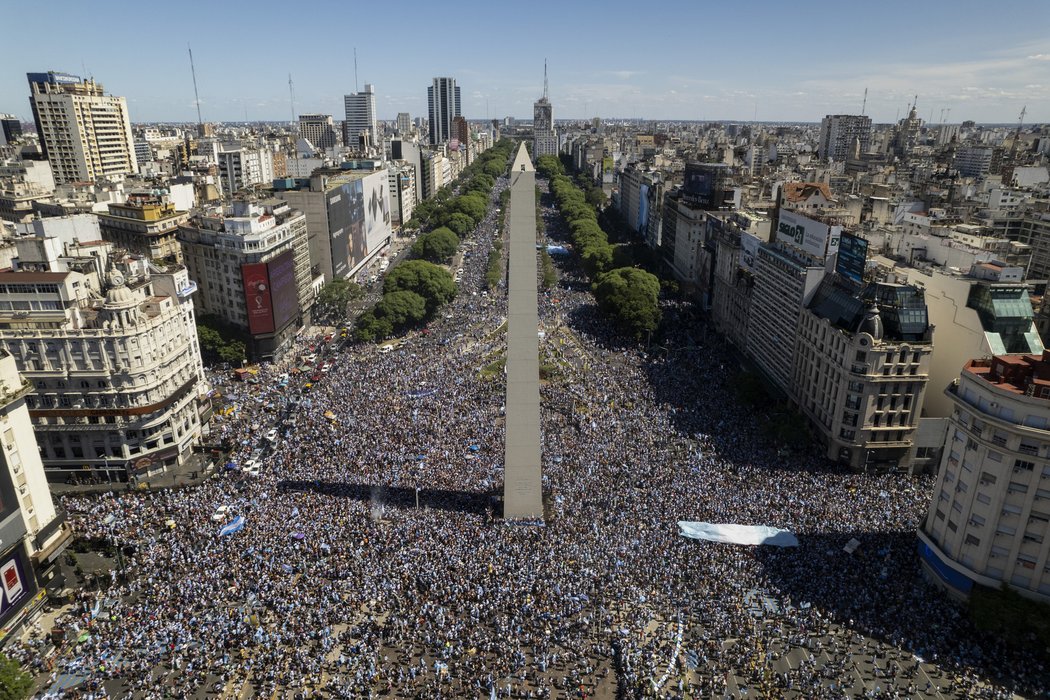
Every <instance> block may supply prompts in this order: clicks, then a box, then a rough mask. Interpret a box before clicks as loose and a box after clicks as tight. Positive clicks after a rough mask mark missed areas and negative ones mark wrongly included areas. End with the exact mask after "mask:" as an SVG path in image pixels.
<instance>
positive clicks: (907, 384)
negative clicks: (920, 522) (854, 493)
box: [791, 275, 933, 471]
mask: <svg viewBox="0 0 1050 700" xmlns="http://www.w3.org/2000/svg"><path fill="white" fill-rule="evenodd" d="M932 342H933V328H932V326H931V325H930V322H929V315H928V313H927V309H926V303H925V299H924V295H923V291H922V289H920V288H918V287H914V286H908V285H899V284H886V283H873V284H870V285H867V286H864V285H861V284H857V283H854V282H852V281H851V280H848V279H844V278H842V277H840V276H839V275H828V276H826V277H825V278H824V279H823V281H822V282H821V284H820V286H819V287H818V288H817V290H816V291H815V292H814V294H813V297H812V298H811V299H810V300H809V302H808V303H807V304H806V306H805V308H804V309H803V310H802V313H801V315H800V318H799V324H798V334H797V336H796V339H795V360H794V367H793V373H792V390H791V393H792V398H793V400H794V402H795V403H796V404H797V405H798V407H799V408H800V409H801V410H802V412H803V413H804V414H805V415H806V416H807V417H808V418H809V419H810V421H811V423H812V425H813V426H814V427H815V428H816V430H817V432H819V433H820V435H821V438H822V441H823V443H824V445H825V448H826V456H827V457H828V459H830V460H833V461H838V462H840V463H842V464H846V465H848V466H849V467H850V468H852V469H854V470H857V471H898V470H902V469H908V468H910V466H911V464H912V462H913V458H914V448H915V433H916V431H917V430H918V426H919V418H920V416H921V414H922V406H923V399H924V398H925V393H926V386H927V384H928V383H929V365H930V358H931V354H932V350H933V345H932Z"/></svg>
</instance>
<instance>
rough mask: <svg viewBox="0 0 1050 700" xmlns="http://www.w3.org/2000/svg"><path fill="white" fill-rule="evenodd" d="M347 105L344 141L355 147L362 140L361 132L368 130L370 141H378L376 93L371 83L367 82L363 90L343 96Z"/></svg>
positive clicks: (347, 144)
mask: <svg viewBox="0 0 1050 700" xmlns="http://www.w3.org/2000/svg"><path fill="white" fill-rule="evenodd" d="M343 103H344V104H345V106H346V122H345V123H344V124H343V142H344V143H345V144H346V146H347V147H349V148H353V147H355V146H357V145H358V144H359V143H360V142H361V134H362V133H364V132H366V131H367V132H368V134H369V142H370V143H373V144H374V143H376V140H377V139H378V138H379V132H378V131H377V129H376V93H375V88H374V87H373V86H372V84H371V83H365V89H364V91H363V92H354V93H351V94H349V95H345V96H344V97H343Z"/></svg>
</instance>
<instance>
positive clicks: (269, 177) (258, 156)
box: [215, 147, 274, 198]
mask: <svg viewBox="0 0 1050 700" xmlns="http://www.w3.org/2000/svg"><path fill="white" fill-rule="evenodd" d="M215 160H216V161H217V162H218V165H219V189H220V191H221V192H222V195H223V196H224V197H226V198H230V197H232V196H233V195H234V194H236V193H237V192H240V191H241V190H244V189H247V188H249V187H252V186H255V185H267V184H269V183H270V182H271V181H273V178H274V154H273V151H271V150H269V149H267V148H250V147H243V148H231V149H230V150H223V151H219V152H218V153H216V155H215Z"/></svg>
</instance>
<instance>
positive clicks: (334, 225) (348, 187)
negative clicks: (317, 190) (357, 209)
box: [326, 182, 354, 278]
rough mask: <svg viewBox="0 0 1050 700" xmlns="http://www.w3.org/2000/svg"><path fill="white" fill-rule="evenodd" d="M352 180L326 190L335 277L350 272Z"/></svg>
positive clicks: (340, 276)
mask: <svg viewBox="0 0 1050 700" xmlns="http://www.w3.org/2000/svg"><path fill="white" fill-rule="evenodd" d="M353 185H354V183H353V182H346V183H343V184H342V185H340V186H339V187H336V188H334V189H332V190H330V191H329V192H328V200H327V202H326V204H327V206H328V227H329V229H328V230H329V231H331V235H332V241H331V246H332V274H334V275H335V277H337V278H343V277H346V276H347V275H348V274H350V268H351V267H352V261H351V257H350V248H351V237H352V236H353V232H352V231H351V230H350V229H351V226H352V224H353V222H352V221H351V217H350V212H351V209H352V208H353V202H352V201H351V200H352V198H353Z"/></svg>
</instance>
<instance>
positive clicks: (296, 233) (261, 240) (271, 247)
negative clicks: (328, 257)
mask: <svg viewBox="0 0 1050 700" xmlns="http://www.w3.org/2000/svg"><path fill="white" fill-rule="evenodd" d="M178 239H179V243H180V245H181V246H182V251H183V259H184V260H185V263H186V267H187V269H188V270H189V274H190V276H191V277H192V279H193V280H194V281H195V282H196V283H197V287H198V289H199V293H198V295H197V308H198V310H199V312H200V313H202V314H210V315H214V316H216V317H218V318H220V319H222V320H223V321H224V322H226V323H228V324H230V325H231V326H234V327H236V328H239V329H241V330H243V331H244V332H245V333H246V334H247V335H248V337H249V338H250V342H249V343H248V351H249V353H250V355H251V356H252V357H253V358H274V357H280V356H282V355H283V354H284V352H285V351H286V350H287V348H288V347H289V346H290V344H291V342H292V341H293V340H294V338H295V334H296V332H297V331H298V330H299V329H300V328H302V325H303V323H304V322H306V321H308V319H309V309H310V306H311V305H312V304H313V293H312V291H311V289H312V288H311V284H310V283H311V270H310V245H309V241H308V237H307V222H306V216H305V215H304V214H303V213H302V212H300V211H297V210H294V209H292V208H291V207H289V206H288V205H287V204H285V203H284V202H272V203H268V204H254V203H250V202H243V201H239V202H234V203H233V204H232V205H231V206H229V207H227V208H226V209H225V210H223V212H222V213H215V214H210V215H205V214H201V215H198V216H195V217H194V218H193V219H191V220H190V222H189V223H188V224H186V225H183V226H181V227H180V228H179V232H178Z"/></svg>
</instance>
